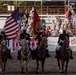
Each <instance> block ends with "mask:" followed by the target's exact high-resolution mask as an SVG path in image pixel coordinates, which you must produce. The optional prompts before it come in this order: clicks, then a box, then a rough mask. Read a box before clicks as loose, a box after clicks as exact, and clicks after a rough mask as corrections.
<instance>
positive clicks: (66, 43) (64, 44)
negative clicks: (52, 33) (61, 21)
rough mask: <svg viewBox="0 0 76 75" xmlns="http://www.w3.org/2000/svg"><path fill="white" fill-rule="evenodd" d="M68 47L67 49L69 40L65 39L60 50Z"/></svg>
mask: <svg viewBox="0 0 76 75" xmlns="http://www.w3.org/2000/svg"><path fill="white" fill-rule="evenodd" d="M68 47H69V39H65V40H64V43H63V45H62V48H63V49H64V48H68Z"/></svg>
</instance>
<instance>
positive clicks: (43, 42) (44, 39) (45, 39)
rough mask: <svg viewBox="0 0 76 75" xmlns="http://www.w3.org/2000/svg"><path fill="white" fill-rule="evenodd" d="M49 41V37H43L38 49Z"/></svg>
mask: <svg viewBox="0 0 76 75" xmlns="http://www.w3.org/2000/svg"><path fill="white" fill-rule="evenodd" d="M46 41H47V38H46V37H43V39H42V41H41V42H40V45H39V47H38V49H39V50H40V49H41V47H42V46H43V45H45V44H46V43H45V42H46Z"/></svg>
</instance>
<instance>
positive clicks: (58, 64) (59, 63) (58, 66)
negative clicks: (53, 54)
mask: <svg viewBox="0 0 76 75" xmlns="http://www.w3.org/2000/svg"><path fill="white" fill-rule="evenodd" d="M57 61H58V67H59V70H60V72H61V67H60V60H59V59H57Z"/></svg>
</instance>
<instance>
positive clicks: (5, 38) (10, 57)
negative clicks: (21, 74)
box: [1, 30, 12, 59]
mask: <svg viewBox="0 0 76 75" xmlns="http://www.w3.org/2000/svg"><path fill="white" fill-rule="evenodd" d="M1 36H2V40H5V41H6V40H7V35H5V30H2V31H1ZM6 48H7V50H8V51H9V56H8V58H9V59H12V56H11V53H10V48H9V47H8V46H7V45H6Z"/></svg>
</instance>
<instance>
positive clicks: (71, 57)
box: [70, 50, 74, 59]
mask: <svg viewBox="0 0 76 75" xmlns="http://www.w3.org/2000/svg"><path fill="white" fill-rule="evenodd" d="M70 52H71V56H70V59H74V57H73V56H72V51H71V50H70Z"/></svg>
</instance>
